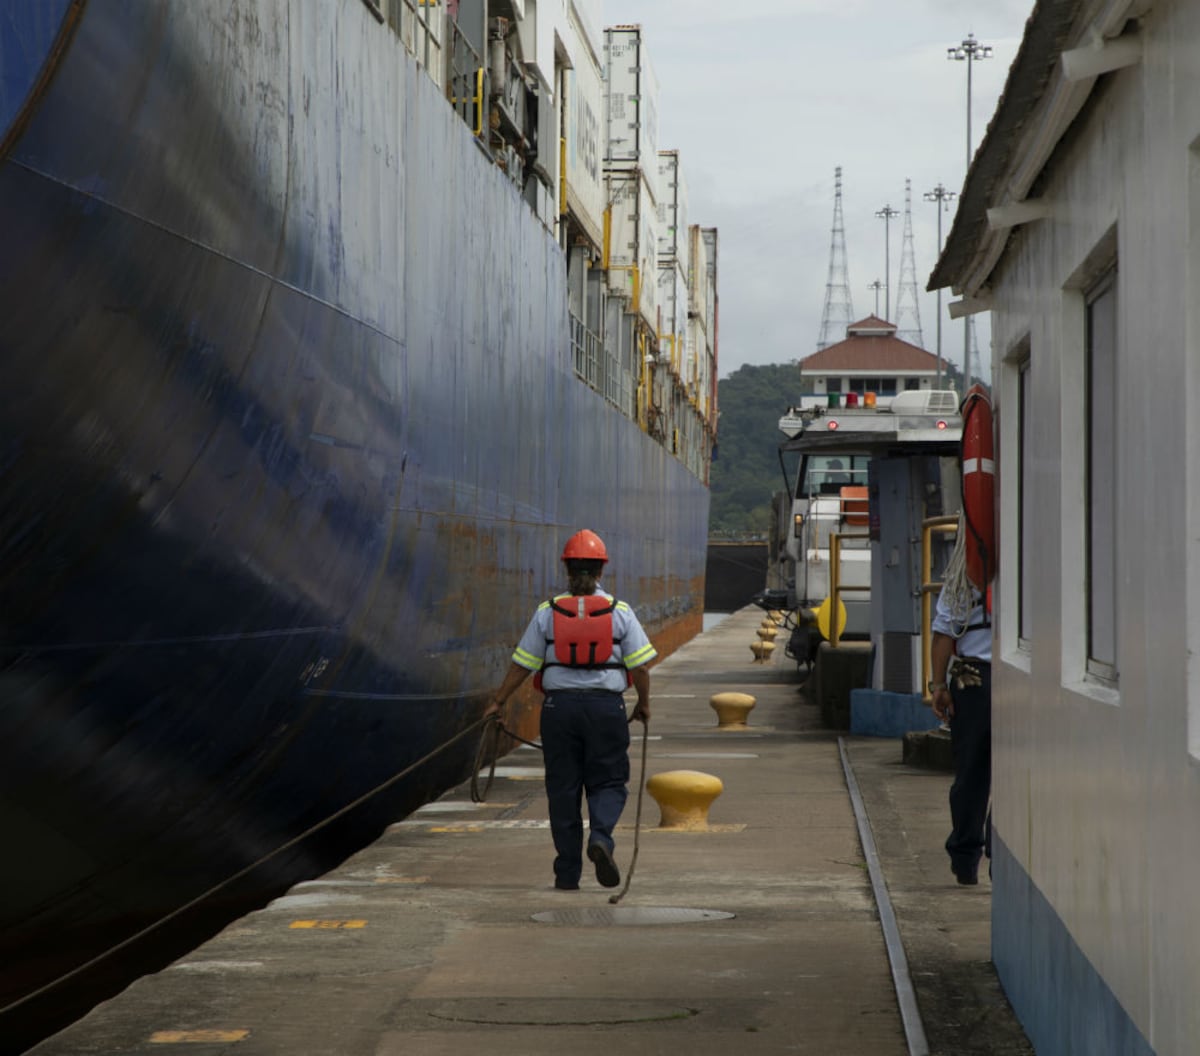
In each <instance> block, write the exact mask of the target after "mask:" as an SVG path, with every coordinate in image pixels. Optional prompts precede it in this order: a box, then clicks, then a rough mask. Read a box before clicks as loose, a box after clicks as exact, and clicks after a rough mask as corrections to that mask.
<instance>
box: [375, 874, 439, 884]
mask: <svg viewBox="0 0 1200 1056" xmlns="http://www.w3.org/2000/svg"><path fill="white" fill-rule="evenodd" d="M375 883H377V884H427V883H429V877H427V876H377V877H375Z"/></svg>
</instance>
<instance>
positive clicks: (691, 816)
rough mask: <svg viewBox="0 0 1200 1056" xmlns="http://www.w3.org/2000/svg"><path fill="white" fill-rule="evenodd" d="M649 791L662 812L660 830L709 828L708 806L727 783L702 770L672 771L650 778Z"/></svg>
mask: <svg viewBox="0 0 1200 1056" xmlns="http://www.w3.org/2000/svg"><path fill="white" fill-rule="evenodd" d="M646 791H647V792H649V793H650V795H652V796H653V797H654V800H655V802H656V803H658V809H659V810H660V811H661V812H662V818H661V819H660V820H659V823H658V827H659V828H660V829H707V828H708V808H709V807H711V806H712V802H713V800H714V799H716V798H717V796H719V795H720V794H721V793H722V792H724V791H725V786H724V785H723V784H722V783H721V779H720V778H719V777H714V776H713V775H712V774H703V773H701V772H700V771H699V770H668V771H666V772H665V773H661V774H653V775H652V776H651V777H650V778H648V779H647V781H646Z"/></svg>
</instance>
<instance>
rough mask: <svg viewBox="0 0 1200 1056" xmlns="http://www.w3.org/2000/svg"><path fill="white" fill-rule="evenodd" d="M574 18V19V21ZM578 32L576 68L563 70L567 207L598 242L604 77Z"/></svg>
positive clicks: (600, 233) (601, 213)
mask: <svg viewBox="0 0 1200 1056" xmlns="http://www.w3.org/2000/svg"><path fill="white" fill-rule="evenodd" d="M573 21H574V20H572V22H573ZM576 32H577V34H578V35H579V39H578V40H577V44H578V47H577V49H576V54H575V55H574V62H575V66H574V68H573V69H567V70H564V71H563V95H564V96H565V99H564V102H563V105H564V108H565V110H566V117H565V121H564V123H565V125H566V128H567V134H566V154H567V164H566V182H567V186H566V195H565V204H566V207H567V210H568V211H569V212H571V213H573V214H574V216H575V218H576V219H577V220H578V221H579V225H580V226H581V227H582V228H583V230H584V231H585V232H586V233H587V235H588V237H589V238H591V239H592V241H593V243H594V244H595V245H596V246H599V245H600V244H601V240H602V238H603V228H604V204H605V190H604V170H603V166H602V155H603V150H604V142H603V137H604V126H603V121H604V81H603V77H602V74H601V70H600V64H599V62H597V60H596V58H595V56H594V55H593V54H592V51H591V49H590V48H589V47H587V46H586V45H585V44H584V43H583V39H582V38H583V33H584V30H583V29H582V28H580V27H576Z"/></svg>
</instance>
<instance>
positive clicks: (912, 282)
mask: <svg viewBox="0 0 1200 1056" xmlns="http://www.w3.org/2000/svg"><path fill="white" fill-rule="evenodd" d="M918 296H919V295H918V291H917V259H916V256H915V255H914V253H913V229H912V180H905V181H904V243H903V245H902V246H901V249H900V289H899V291H898V292H897V294H896V336H897V337H898V338H900V340H901V341H907V342H908V343H909V344H910V345H916V346H917V347H918V348H924V347H925V335H924V334H923V333H922V332H921V305H920V301H919V300H918Z"/></svg>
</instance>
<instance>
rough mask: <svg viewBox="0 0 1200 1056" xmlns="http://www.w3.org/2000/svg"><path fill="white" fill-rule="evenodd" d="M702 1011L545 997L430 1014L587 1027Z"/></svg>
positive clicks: (453, 1019) (463, 1005)
mask: <svg viewBox="0 0 1200 1056" xmlns="http://www.w3.org/2000/svg"><path fill="white" fill-rule="evenodd" d="M699 1014H700V1013H699V1010H698V1009H695V1008H686V1007H684V1006H681V1005H674V1004H669V1003H667V1002H663V1001H636V1000H634V1001H631V1000H629V999H628V998H625V997H622V998H621V999H620V1000H615V999H614V1000H600V999H595V998H558V999H555V998H545V997H539V998H538V999H537V1001H505V1000H495V999H489V1000H487V1001H471V1000H464V1001H456V1002H454V1004H452V1005H443V1006H441V1007H439V1008H435V1009H431V1010H430V1012H429V1013H428V1015H429V1016H430V1018H432V1019H440V1020H444V1021H446V1022H450V1023H488V1024H504V1025H506V1026H530V1027H568V1026H570V1027H585V1026H599V1025H602V1024H615V1023H662V1022H668V1021H670V1020H677V1019H691V1018H692V1017H693V1016H698V1015H699Z"/></svg>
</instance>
